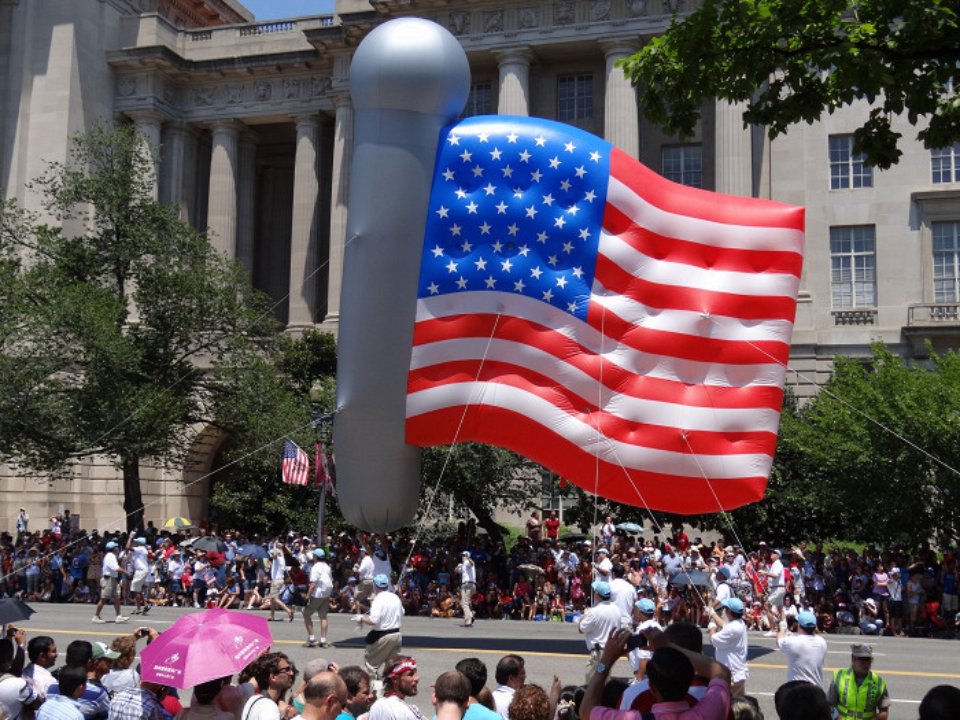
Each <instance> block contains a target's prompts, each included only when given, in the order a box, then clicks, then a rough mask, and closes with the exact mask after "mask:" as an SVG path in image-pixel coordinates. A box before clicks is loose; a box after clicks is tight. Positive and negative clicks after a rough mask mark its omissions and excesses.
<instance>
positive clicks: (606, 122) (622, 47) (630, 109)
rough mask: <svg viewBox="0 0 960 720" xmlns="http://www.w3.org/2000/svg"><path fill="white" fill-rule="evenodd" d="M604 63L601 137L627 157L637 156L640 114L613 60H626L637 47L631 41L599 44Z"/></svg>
mask: <svg viewBox="0 0 960 720" xmlns="http://www.w3.org/2000/svg"><path fill="white" fill-rule="evenodd" d="M600 47H601V48H603V52H604V57H605V59H606V61H607V82H606V85H607V90H606V94H605V95H604V101H603V136H604V138H605V139H606V140H608V141H609V142H611V143H613V144H614V145H616V146H617V147H618V148H620V149H621V150H623V151H624V152H625V153H627V154H628V155H629V156H630V157H639V155H640V115H639V112H638V110H637V95H636V91H635V90H634V88H633V85H631V84H630V80H628V79H627V76H626V74H624V72H623V69H622V68H620V67H617V64H616V63H617V61H618V60H622V59H623V58H627V57H630V56H631V55H633V54H634V53H635V52H636V51H637V50H638V49H639V47H640V44H639V43H638V42H637V40H636V39H635V38H618V39H614V40H605V41H603V42H601V43H600Z"/></svg>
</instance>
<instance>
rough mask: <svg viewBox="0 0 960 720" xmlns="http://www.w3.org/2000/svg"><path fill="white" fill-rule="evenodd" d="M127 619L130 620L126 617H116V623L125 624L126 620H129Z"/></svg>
mask: <svg viewBox="0 0 960 720" xmlns="http://www.w3.org/2000/svg"><path fill="white" fill-rule="evenodd" d="M129 619H130V618H128V617H127V616H126V615H117V622H118V623H125V622H126V621H127V620H129Z"/></svg>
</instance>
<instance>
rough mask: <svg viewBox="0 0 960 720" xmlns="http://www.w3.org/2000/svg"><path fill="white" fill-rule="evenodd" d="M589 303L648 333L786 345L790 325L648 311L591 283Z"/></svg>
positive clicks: (790, 335)
mask: <svg viewBox="0 0 960 720" xmlns="http://www.w3.org/2000/svg"><path fill="white" fill-rule="evenodd" d="M590 302H592V303H596V304H597V305H602V306H603V307H605V308H607V309H608V310H610V311H611V312H613V313H614V314H615V315H616V316H617V317H619V318H622V319H623V320H626V321H627V322H629V323H633V324H634V325H639V326H641V327H644V328H647V329H649V330H663V331H665V332H675V333H681V334H683V335H691V336H694V337H702V338H709V339H711V340H730V341H736V342H782V343H784V344H786V345H789V344H790V338H791V337H792V336H793V323H791V322H790V321H788V320H757V321H750V320H740V319H739V318H731V317H726V316H724V315H710V314H709V313H698V312H693V311H690V310H673V309H670V308H667V309H662V310H661V309H660V308H650V307H649V306H648V305H644V304H643V303H638V302H637V301H636V300H633V299H632V298H629V297H627V296H626V295H621V294H620V293H618V292H616V291H614V290H607V289H606V288H605V287H603V285H602V284H601V283H600V282H598V281H597V280H594V282H593V289H592V297H591V299H590Z"/></svg>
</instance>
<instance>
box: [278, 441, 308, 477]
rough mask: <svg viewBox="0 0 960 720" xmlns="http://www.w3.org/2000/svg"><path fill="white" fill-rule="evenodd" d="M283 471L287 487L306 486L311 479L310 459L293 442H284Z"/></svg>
mask: <svg viewBox="0 0 960 720" xmlns="http://www.w3.org/2000/svg"><path fill="white" fill-rule="evenodd" d="M282 471H283V481H284V482H285V483H287V485H306V484H307V481H308V479H309V478H310V458H308V457H307V454H306V453H305V452H304V451H303V450H302V449H301V448H300V446H299V445H297V444H296V443H295V442H293V441H292V440H284V441H283V465H282Z"/></svg>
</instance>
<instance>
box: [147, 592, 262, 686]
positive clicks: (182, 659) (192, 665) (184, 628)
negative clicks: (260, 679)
mask: <svg viewBox="0 0 960 720" xmlns="http://www.w3.org/2000/svg"><path fill="white" fill-rule="evenodd" d="M272 641H273V638H271V637H270V630H269V626H268V625H267V619H266V618H264V617H261V616H258V615H247V614H245V613H240V612H232V611H230V610H223V609H220V608H216V609H212V610H204V611H202V612H198V613H192V614H190V615H184V616H183V617H182V618H180V619H179V620H177V621H176V622H175V623H174V624H173V625H171V626H170V627H169V628H168V629H167V630H166V631H164V632H163V633H161V634H160V637H158V638H157V639H156V640H154V641H153V642H152V643H150V644H149V645H147V647H145V648H144V649H143V652H142V653H140V663H141V671H140V675H141V677H142V678H143V679H144V680H148V681H150V682H155V683H160V684H163V685H172V686H173V687H175V688H180V689H181V690H182V689H184V688H188V687H193V686H195V685H199V684H200V683H204V682H207V681H208V680H213V679H215V678H218V677H223V676H225V675H232V674H233V673H236V672H240V671H241V670H242V669H243V668H245V667H246V666H247V665H249V664H250V662H251V661H253V660H254V659H255V658H257V657H259V656H260V655H261V654H263V653H264V652H266V651H267V648H269V647H270V643H271V642H272Z"/></svg>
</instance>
